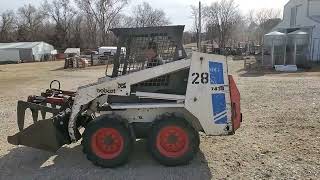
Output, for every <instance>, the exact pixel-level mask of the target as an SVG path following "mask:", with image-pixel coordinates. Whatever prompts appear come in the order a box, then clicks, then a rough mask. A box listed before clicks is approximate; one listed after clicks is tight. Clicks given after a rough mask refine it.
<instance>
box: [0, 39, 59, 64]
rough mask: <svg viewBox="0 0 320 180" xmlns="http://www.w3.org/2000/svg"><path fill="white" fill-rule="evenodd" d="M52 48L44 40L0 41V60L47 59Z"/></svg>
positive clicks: (28, 60)
mask: <svg viewBox="0 0 320 180" xmlns="http://www.w3.org/2000/svg"><path fill="white" fill-rule="evenodd" d="M52 50H54V47H53V46H52V45H50V44H48V43H45V42H16V43H0V62H19V61H21V62H34V61H47V60H49V58H50V55H51V51H52Z"/></svg>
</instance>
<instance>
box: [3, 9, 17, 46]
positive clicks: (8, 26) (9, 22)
mask: <svg viewBox="0 0 320 180" xmlns="http://www.w3.org/2000/svg"><path fill="white" fill-rule="evenodd" d="M14 25H15V14H14V12H13V11H6V12H3V13H2V14H1V15H0V42H8V41H11V40H12V37H11V34H12V33H13V31H14Z"/></svg>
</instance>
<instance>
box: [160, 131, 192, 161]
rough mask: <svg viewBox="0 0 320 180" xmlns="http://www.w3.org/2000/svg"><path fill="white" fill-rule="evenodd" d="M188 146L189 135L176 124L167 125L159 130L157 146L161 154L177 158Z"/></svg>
mask: <svg viewBox="0 0 320 180" xmlns="http://www.w3.org/2000/svg"><path fill="white" fill-rule="evenodd" d="M188 147H189V137H188V134H187V133H186V131H185V130H184V129H182V128H181V127H178V126H168V127H165V128H163V129H161V130H160V131H159V134H158V136H157V148H158V150H159V151H160V153H161V154H163V155H165V156H167V157H172V158H177V157H180V156H183V155H184V154H185V153H186V152H187V150H188Z"/></svg>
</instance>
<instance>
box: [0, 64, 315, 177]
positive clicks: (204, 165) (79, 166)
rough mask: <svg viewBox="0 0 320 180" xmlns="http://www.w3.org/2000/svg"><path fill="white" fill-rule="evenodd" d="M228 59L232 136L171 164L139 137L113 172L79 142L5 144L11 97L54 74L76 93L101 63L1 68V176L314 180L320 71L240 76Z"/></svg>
mask: <svg viewBox="0 0 320 180" xmlns="http://www.w3.org/2000/svg"><path fill="white" fill-rule="evenodd" d="M229 64H230V69H229V71H230V73H231V74H233V75H234V76H235V78H236V80H237V84H238V86H239V89H240V92H241V95H242V113H243V118H244V122H243V124H242V127H241V129H239V130H238V131H237V133H236V135H234V136H228V137H206V136H203V135H202V136H201V145H200V148H201V151H200V152H199V154H198V156H197V158H196V159H195V160H194V161H193V162H192V163H191V164H190V165H188V166H182V167H173V168H172V167H171V168H168V167H163V166H161V165H159V164H158V163H157V162H155V161H154V160H153V159H152V158H151V157H150V155H149V154H148V153H147V152H146V148H145V146H146V143H145V142H144V141H138V142H137V143H136V147H135V151H134V153H133V155H132V158H131V161H130V162H129V163H128V164H127V165H125V166H123V167H120V168H116V169H102V168H99V167H95V166H94V165H92V164H91V163H90V162H89V161H87V160H86V158H85V156H84V155H83V154H82V151H81V146H80V145H79V144H74V145H72V146H66V147H63V148H62V149H60V150H59V151H58V152H57V154H51V153H47V152H43V151H39V150H35V149H32V148H27V147H15V146H11V145H9V144H8V143H7V142H6V139H7V136H8V135H12V134H14V133H15V132H17V131H18V130H17V125H16V114H15V113H16V102H17V100H19V99H26V97H27V96H28V95H31V94H37V93H39V92H40V91H43V90H45V89H46V88H47V87H48V83H49V82H50V81H51V80H54V79H59V80H60V81H61V82H62V84H63V88H64V89H67V90H69V89H73V90H75V89H76V87H78V86H79V85H84V84H87V83H88V82H93V81H95V80H96V79H97V77H100V76H103V74H104V71H105V69H104V67H93V68H88V69H85V70H77V71H71V70H68V71H65V70H62V69H61V67H62V66H63V62H48V63H34V64H19V65H2V66H0V122H1V123H0V179H24V180H25V179H59V180H60V179H89V178H90V179H108V180H109V179H152V180H156V179H172V180H173V179H181V180H188V179H192V180H193V179H194V180H198V179H201V180H206V179H320V170H319V169H320V130H319V127H320V117H319V116H320V113H319V110H320V103H319V102H320V90H319V89H320V73H318V72H310V73H294V74H262V73H246V72H244V71H242V70H241V68H242V67H243V61H237V62H230V63H229ZM28 121H29V123H30V122H31V119H28Z"/></svg>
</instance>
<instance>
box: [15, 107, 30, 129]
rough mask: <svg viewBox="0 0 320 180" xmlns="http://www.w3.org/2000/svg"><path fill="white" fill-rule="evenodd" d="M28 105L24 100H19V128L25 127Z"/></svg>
mask: <svg viewBox="0 0 320 180" xmlns="http://www.w3.org/2000/svg"><path fill="white" fill-rule="evenodd" d="M27 108H28V107H27V106H26V104H25V103H24V102H23V101H18V106H17V121H18V127H19V130H20V131H22V130H23V129H24V119H25V114H26V109H27Z"/></svg>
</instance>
